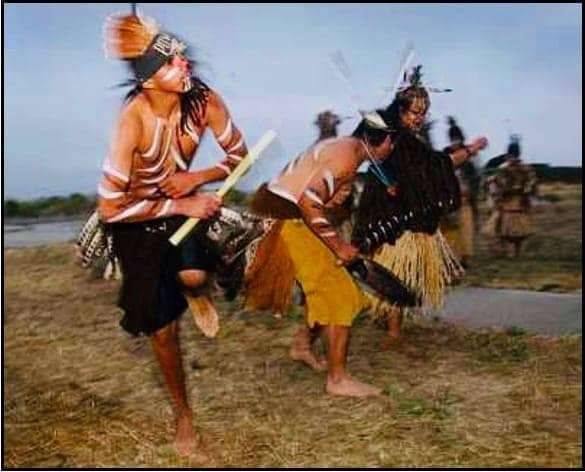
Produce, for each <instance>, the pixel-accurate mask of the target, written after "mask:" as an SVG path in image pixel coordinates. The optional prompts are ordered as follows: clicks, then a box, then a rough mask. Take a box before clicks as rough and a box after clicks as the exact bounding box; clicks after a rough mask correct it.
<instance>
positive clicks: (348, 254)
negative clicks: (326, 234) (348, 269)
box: [335, 244, 360, 265]
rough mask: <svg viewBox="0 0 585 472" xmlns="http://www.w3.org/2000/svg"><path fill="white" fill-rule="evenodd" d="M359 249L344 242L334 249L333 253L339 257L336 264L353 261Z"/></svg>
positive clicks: (345, 263)
mask: <svg viewBox="0 0 585 472" xmlns="http://www.w3.org/2000/svg"><path fill="white" fill-rule="evenodd" d="M359 253H360V251H359V250H358V248H356V247H355V246H352V245H351V244H344V245H343V246H340V247H338V248H337V249H336V250H335V255H336V256H337V258H338V259H339V262H338V265H347V264H349V263H350V262H353V261H355V260H356V259H357V258H358V256H359Z"/></svg>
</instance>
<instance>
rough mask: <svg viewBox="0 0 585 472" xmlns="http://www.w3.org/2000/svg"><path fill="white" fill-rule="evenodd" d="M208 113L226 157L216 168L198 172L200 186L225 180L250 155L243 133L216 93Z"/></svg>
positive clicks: (210, 125) (209, 122)
mask: <svg viewBox="0 0 585 472" xmlns="http://www.w3.org/2000/svg"><path fill="white" fill-rule="evenodd" d="M206 113H207V123H208V125H209V127H210V128H211V130H212V132H213V135H214V137H215V140H216V142H217V144H218V145H219V146H220V147H221V148H222V149H223V151H224V152H225V156H224V157H223V159H222V160H221V161H220V162H218V163H217V164H216V165H215V166H213V167H209V168H207V169H203V170H200V171H197V174H198V175H199V180H200V182H201V183H200V184H199V185H203V184H206V183H209V182H216V181H218V180H224V179H225V178H226V177H227V176H228V175H230V174H231V173H232V171H233V170H234V169H235V168H236V166H237V165H238V164H239V163H240V161H241V160H242V159H243V158H244V157H245V156H246V154H247V153H248V148H247V147H246V143H245V141H244V137H243V135H242V133H241V132H240V130H239V129H238V127H237V126H236V125H235V123H234V122H233V120H232V117H231V114H230V112H229V110H228V108H227V106H226V104H225V103H224V101H223V100H222V98H221V97H220V96H219V95H218V94H217V93H215V92H212V93H211V94H210V98H209V105H208V107H207V112H206Z"/></svg>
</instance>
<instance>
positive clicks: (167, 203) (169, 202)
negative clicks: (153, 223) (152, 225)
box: [155, 200, 173, 217]
mask: <svg viewBox="0 0 585 472" xmlns="http://www.w3.org/2000/svg"><path fill="white" fill-rule="evenodd" d="M172 204H173V201H172V200H167V201H165V204H164V205H163V207H162V208H161V210H160V211H159V212H158V213H157V214H156V215H155V216H156V217H159V216H164V215H166V214H167V213H168V212H169V210H170V209H171V205H172Z"/></svg>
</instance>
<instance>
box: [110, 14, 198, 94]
mask: <svg viewBox="0 0 585 472" xmlns="http://www.w3.org/2000/svg"><path fill="white" fill-rule="evenodd" d="M103 36H104V51H105V53H106V57H109V58H113V59H121V60H125V61H128V62H129V63H130V66H131V68H132V70H133V72H134V75H135V77H136V79H137V80H138V81H139V82H145V81H146V80H148V79H149V78H150V77H152V76H153V75H154V74H155V73H156V72H157V71H158V70H159V69H160V68H161V67H162V66H163V65H165V64H166V63H167V62H168V60H169V58H170V57H172V56H173V55H175V54H182V53H183V52H184V51H185V49H187V45H186V44H185V43H184V42H183V41H181V40H179V39H177V38H176V37H175V36H173V35H171V34H169V33H167V32H163V31H160V29H159V26H158V25H157V23H156V22H155V21H154V20H153V19H151V18H146V17H142V16H140V15H138V14H135V13H134V12H133V13H130V14H116V15H111V16H109V17H108V19H107V20H106V23H105V25H104V35H103Z"/></svg>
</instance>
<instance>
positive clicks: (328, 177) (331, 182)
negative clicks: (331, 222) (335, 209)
mask: <svg viewBox="0 0 585 472" xmlns="http://www.w3.org/2000/svg"><path fill="white" fill-rule="evenodd" d="M324 177H325V182H326V183H327V190H329V196H330V197H332V196H333V194H334V193H335V178H334V177H333V174H332V173H331V171H330V170H329V169H325V172H324Z"/></svg>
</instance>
